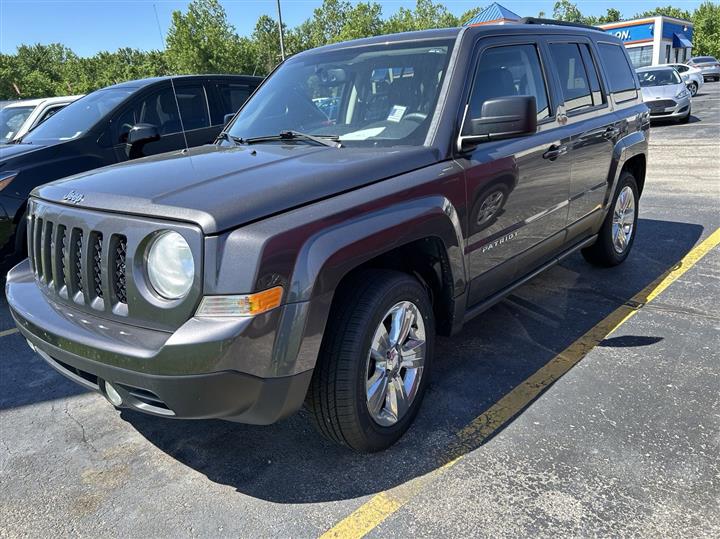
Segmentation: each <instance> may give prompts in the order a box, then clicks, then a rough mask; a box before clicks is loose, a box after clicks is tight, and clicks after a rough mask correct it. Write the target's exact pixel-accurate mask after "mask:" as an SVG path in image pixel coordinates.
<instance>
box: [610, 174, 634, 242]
mask: <svg viewBox="0 0 720 539" xmlns="http://www.w3.org/2000/svg"><path fill="white" fill-rule="evenodd" d="M634 228H635V195H634V193H633V190H632V189H631V188H630V187H629V186H627V185H626V186H625V187H623V188H622V190H621V191H620V195H618V198H617V201H616V202H615V210H614V212H613V222H612V242H613V247H614V248H615V251H616V252H617V253H618V254H622V253H623V252H625V249H627V247H628V245H629V244H630V239H631V238H632V235H633V232H634Z"/></svg>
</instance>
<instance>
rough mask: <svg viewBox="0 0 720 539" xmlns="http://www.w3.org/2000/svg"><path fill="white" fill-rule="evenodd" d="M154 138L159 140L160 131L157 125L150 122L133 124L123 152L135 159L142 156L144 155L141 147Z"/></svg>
mask: <svg viewBox="0 0 720 539" xmlns="http://www.w3.org/2000/svg"><path fill="white" fill-rule="evenodd" d="M156 140H160V131H158V128H157V126H154V125H152V124H136V125H134V126H133V127H132V128H131V129H130V132H129V133H128V136H127V145H126V147H125V152H126V153H127V156H128V158H130V159H136V158H137V157H142V156H143V155H144V154H143V148H144V147H145V145H146V144H148V143H149V142H155V141H156Z"/></svg>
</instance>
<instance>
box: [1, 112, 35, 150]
mask: <svg viewBox="0 0 720 539" xmlns="http://www.w3.org/2000/svg"><path fill="white" fill-rule="evenodd" d="M34 108H35V107H5V108H4V109H2V110H0V144H5V143H6V142H10V141H11V140H12V138H13V136H15V133H17V132H18V129H20V126H21V125H22V124H24V123H25V120H27V117H28V116H30V113H31V112H32V111H33V109H34Z"/></svg>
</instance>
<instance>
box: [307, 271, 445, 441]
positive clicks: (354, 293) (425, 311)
mask: <svg viewBox="0 0 720 539" xmlns="http://www.w3.org/2000/svg"><path fill="white" fill-rule="evenodd" d="M336 296H337V297H336V300H335V301H334V302H333V307H332V309H331V312H330V317H329V321H328V325H327V328H326V329H325V336H324V338H323V343H322V346H321V348H320V355H319V358H318V363H317V365H316V366H315V372H314V373H313V377H312V381H311V382H310V388H309V390H308V395H307V397H306V401H305V404H306V407H307V408H308V410H309V411H310V414H311V417H312V419H313V422H314V424H315V426H316V428H317V429H318V431H320V433H321V434H322V435H323V436H325V437H326V438H328V439H330V440H332V441H334V442H337V443H339V444H342V445H346V446H349V447H351V448H353V449H355V450H356V451H362V452H375V451H381V450H383V449H386V448H388V447H390V446H391V445H392V444H394V443H395V442H396V441H397V440H398V439H399V438H400V437H401V436H402V435H403V434H404V433H405V431H406V430H407V429H408V428H409V427H410V425H411V423H412V422H413V420H414V419H415V416H416V414H417V412H418V410H419V408H420V404H421V402H422V398H423V396H424V393H425V389H426V387H427V384H428V380H429V377H430V370H431V366H432V351H433V340H434V335H435V321H434V316H433V310H432V305H431V303H430V299H429V297H428V293H427V292H426V290H425V288H423V286H422V285H421V284H420V282H419V281H418V280H417V279H415V278H414V277H411V276H409V275H407V274H405V273H401V272H397V271H390V270H368V271H364V272H362V273H359V274H358V275H356V276H355V277H354V278H351V279H350V281H349V282H346V283H345V284H344V286H342V287H341V288H340V289H338V292H337V294H336ZM398 305H401V306H406V307H407V308H405V310H402V312H399V311H393V309H395V308H396V307H397V306H398ZM410 305H412V306H414V310H413V308H412V307H410ZM400 309H402V307H400ZM411 312H412V314H411V315H410V314H409V313H411ZM391 313H395V314H394V315H393V314H391ZM405 314H408V315H409V316H408V318H407V319H406V318H405ZM388 316H390V318H388ZM396 317H397V318H396ZM388 320H390V323H389V324H388V323H387V322H388ZM396 320H401V321H403V322H404V323H401V324H399V326H398V327H399V328H405V327H408V328H409V329H408V332H407V334H405V336H406V339H407V340H405V339H404V338H403V337H402V335H403V334H404V329H402V331H398V332H397V334H396V333H394V331H393V328H394V327H395V326H394V322H395V321H396ZM405 320H409V322H405ZM383 328H385V329H386V330H387V333H383ZM421 329H422V330H421ZM379 335H380V340H378V336H379ZM393 335H396V336H397V337H398V338H397V339H396V340H398V341H399V344H398V345H397V346H395V347H393V346H390V344H391V341H392V340H393ZM383 338H385V341H383ZM422 341H424V344H422V345H417V346H415V343H419V342H422ZM382 342H384V343H385V344H387V346H383V345H382ZM371 348H372V351H373V353H371ZM421 356H422V361H420V357H421ZM411 364H412V365H422V366H421V367H420V368H419V369H418V368H413V367H411V366H410V365H411ZM411 372H412V374H413V376H410V375H409V373H411ZM403 377H404V381H403ZM398 380H400V381H398ZM383 381H384V382H383ZM383 384H384V385H383ZM406 386H407V388H409V389H407V388H406ZM381 388H382V390H383V393H379V392H378V391H380V389H381ZM401 388H402V389H401ZM373 389H375V391H373ZM371 396H372V397H376V398H375V399H373V398H372V397H371ZM405 397H406V398H405ZM393 411H394V415H393Z"/></svg>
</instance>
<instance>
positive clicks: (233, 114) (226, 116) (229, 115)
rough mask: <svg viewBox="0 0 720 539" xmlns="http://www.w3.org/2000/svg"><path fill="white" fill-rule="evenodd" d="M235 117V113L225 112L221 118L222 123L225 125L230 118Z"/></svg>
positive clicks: (230, 120)
mask: <svg viewBox="0 0 720 539" xmlns="http://www.w3.org/2000/svg"><path fill="white" fill-rule="evenodd" d="M233 118H235V113H230V114H226V115H225V117H224V118H223V125H224V126H227V124H229V123H230V122H232V119H233Z"/></svg>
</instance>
